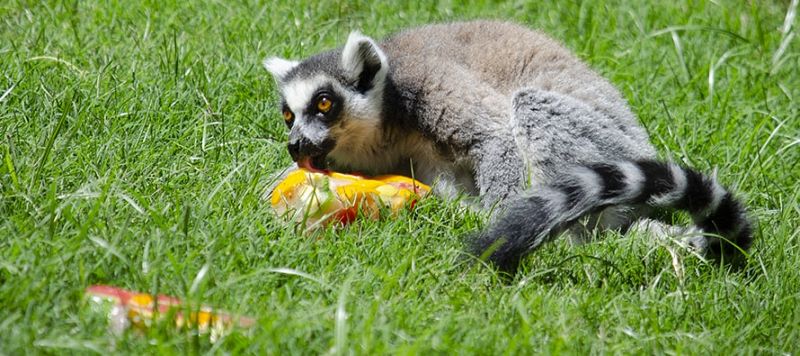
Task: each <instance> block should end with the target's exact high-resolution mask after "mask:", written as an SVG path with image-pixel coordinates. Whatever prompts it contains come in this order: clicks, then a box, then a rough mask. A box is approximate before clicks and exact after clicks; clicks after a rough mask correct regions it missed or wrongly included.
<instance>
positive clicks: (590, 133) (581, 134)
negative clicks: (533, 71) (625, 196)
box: [511, 88, 655, 243]
mask: <svg viewBox="0 0 800 356" xmlns="http://www.w3.org/2000/svg"><path fill="white" fill-rule="evenodd" d="M512 110H513V112H512V118H511V131H512V132H513V134H514V139H515V141H516V143H517V146H518V147H519V151H520V152H521V155H522V156H523V160H524V162H525V166H526V167H525V168H526V172H527V177H528V178H529V180H530V181H529V182H528V183H530V184H533V183H550V182H557V181H558V180H559V174H560V172H561V171H562V170H563V169H564V168H566V167H569V166H571V165H574V164H580V163H584V164H585V163H593V162H605V161H610V160H612V161H613V160H619V159H641V158H652V157H654V156H655V150H654V149H653V148H652V146H651V145H650V143H649V141H648V139H647V135H646V134H645V133H644V131H643V130H642V129H641V128H640V127H637V126H632V125H630V124H629V123H627V122H625V121H624V120H617V119H615V118H614V117H610V116H608V115H606V114H604V113H602V112H600V111H599V110H597V109H594V108H592V107H591V106H589V105H587V104H585V103H583V102H582V101H580V100H578V99H575V98H573V97H570V96H567V95H564V94H560V93H556V92H551V91H545V90H540V89H534V88H529V89H524V90H521V91H519V92H517V93H516V95H515V97H514V99H513V103H512ZM648 213H649V209H644V208H643V207H631V206H613V207H609V208H606V209H603V210H602V211H600V212H597V213H594V214H591V215H590V216H588V217H586V218H583V219H580V220H579V221H577V222H576V223H575V224H574V225H573V226H572V227H571V228H570V229H569V230H570V235H571V236H570V237H571V240H572V242H574V243H583V242H586V241H589V240H591V239H592V238H593V236H595V235H596V234H597V233H599V232H602V231H605V230H622V231H624V230H626V229H627V228H628V226H630V225H631V224H632V223H633V222H634V221H636V220H637V219H640V218H642V217H645V216H647V215H648Z"/></svg>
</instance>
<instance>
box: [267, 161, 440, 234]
mask: <svg viewBox="0 0 800 356" xmlns="http://www.w3.org/2000/svg"><path fill="white" fill-rule="evenodd" d="M429 191H430V187H429V186H427V185H425V184H423V183H421V182H419V181H417V180H414V179H411V178H408V177H403V176H395V175H388V176H379V177H372V178H364V177H361V176H357V175H352V174H342V173H335V172H323V171H310V170H306V169H302V168H301V169H298V170H296V171H294V172H291V173H289V175H288V176H286V178H285V179H284V180H283V181H281V182H280V183H278V185H277V186H276V187H275V189H274V190H273V191H272V195H271V204H272V209H273V210H275V212H276V213H277V214H278V215H279V216H283V217H286V218H287V219H288V220H290V221H294V222H298V223H302V224H304V225H305V226H306V227H307V228H308V229H313V228H317V227H321V226H325V225H327V224H330V223H336V224H341V225H344V224H348V223H350V222H352V221H353V220H355V219H356V217H357V216H358V211H359V209H360V210H361V212H362V213H363V214H364V215H365V216H368V217H371V218H377V217H379V216H380V212H381V208H386V209H387V210H388V211H391V212H392V213H396V212H397V211H399V210H400V209H402V208H403V207H405V206H409V207H412V208H413V206H414V203H416V201H417V199H419V198H421V197H422V196H424V195H425V194H427V193H428V192H429Z"/></svg>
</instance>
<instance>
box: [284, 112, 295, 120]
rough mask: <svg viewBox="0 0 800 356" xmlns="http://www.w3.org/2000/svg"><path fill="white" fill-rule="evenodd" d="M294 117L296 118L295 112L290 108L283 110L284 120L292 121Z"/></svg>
mask: <svg viewBox="0 0 800 356" xmlns="http://www.w3.org/2000/svg"><path fill="white" fill-rule="evenodd" d="M292 119H294V114H292V112H291V111H289V110H283V121H286V122H287V123H289V122H292Z"/></svg>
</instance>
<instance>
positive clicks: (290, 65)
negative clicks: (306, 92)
mask: <svg viewBox="0 0 800 356" xmlns="http://www.w3.org/2000/svg"><path fill="white" fill-rule="evenodd" d="M263 64H264V68H266V69H267V71H269V72H270V73H271V74H272V76H273V77H275V80H276V81H278V82H279V83H280V82H283V79H284V78H286V75H287V74H289V72H291V71H292V69H294V67H297V65H298V64H300V62H298V61H290V60H287V59H283V58H278V57H269V58H267V59H265V60H264V63H263Z"/></svg>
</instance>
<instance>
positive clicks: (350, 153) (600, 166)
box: [264, 21, 752, 273]
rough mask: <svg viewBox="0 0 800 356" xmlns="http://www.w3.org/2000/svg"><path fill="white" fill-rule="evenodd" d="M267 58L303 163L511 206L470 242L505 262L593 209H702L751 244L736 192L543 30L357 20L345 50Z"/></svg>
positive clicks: (609, 213) (738, 241) (612, 212)
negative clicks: (671, 145) (646, 124)
mask: <svg viewBox="0 0 800 356" xmlns="http://www.w3.org/2000/svg"><path fill="white" fill-rule="evenodd" d="M264 66H265V67H266V69H267V70H268V71H269V72H271V73H272V75H273V76H274V78H275V79H276V81H277V83H278V87H279V90H280V94H281V98H282V103H281V105H282V112H283V118H284V120H285V122H286V124H287V125H288V127H289V129H290V133H289V143H288V149H289V153H290V154H291V156H292V159H293V160H294V161H295V162H296V163H297V165H299V166H302V167H306V168H326V167H330V168H332V169H334V170H338V171H357V172H361V173H364V174H372V175H377V174H386V173H394V174H404V175H411V174H412V172H413V174H414V176H415V177H416V178H417V179H419V180H421V181H422V182H424V183H427V184H434V186H435V191H436V192H437V193H438V194H439V195H443V196H446V197H452V196H454V195H456V194H458V193H467V194H472V195H478V196H480V199H481V202H482V205H483V206H484V207H486V208H490V207H492V206H494V205H495V204H496V203H499V204H498V205H499V207H500V208H499V209H498V211H499V212H498V213H497V215H496V216H495V218H494V219H493V221H492V223H490V225H489V227H488V228H487V229H485V230H484V231H482V232H480V233H479V234H478V236H476V237H475V238H474V239H473V240H472V241H471V244H472V245H471V246H472V252H474V253H475V254H478V255H480V254H482V253H485V254H486V255H488V257H487V258H488V260H489V261H491V262H492V263H494V264H495V265H496V266H498V267H499V268H500V269H502V270H504V271H507V272H510V273H513V272H514V271H515V270H516V268H517V266H518V264H519V261H520V259H521V258H522V257H523V256H525V255H526V254H528V253H530V252H531V251H533V250H534V249H535V248H537V247H538V246H539V245H541V244H542V243H543V242H545V241H547V240H549V239H552V238H553V237H555V236H556V235H557V234H559V233H560V232H562V231H563V230H565V229H567V228H569V227H570V226H572V225H574V223H575V222H576V221H577V220H578V219H579V218H581V217H584V216H590V217H594V218H595V223H596V225H597V227H600V228H624V227H626V226H628V225H630V224H631V223H632V222H633V221H634V220H636V219H639V218H644V217H647V216H648V214H650V211H651V210H652V208H674V209H682V210H686V211H688V212H690V213H691V214H692V215H693V216H694V220H695V222H696V225H697V227H698V228H700V229H701V230H702V232H704V233H707V235H706V237H704V238H703V239H702V240H698V241H701V242H702V243H701V245H702V247H704V248H705V249H706V250H707V251H711V252H715V253H718V254H721V253H725V254H728V253H731V252H733V253H735V252H736V251H739V249H741V250H743V249H746V248H748V247H749V245H750V243H751V235H752V231H751V230H752V229H751V226H750V223H749V222H748V219H747V216H746V213H745V210H744V208H743V207H742V205H741V204H740V203H739V202H737V200H736V199H735V198H734V197H733V195H732V194H731V193H730V192H728V191H727V190H726V189H725V188H723V187H722V186H721V185H720V184H718V183H717V182H716V180H715V179H714V178H711V177H707V176H704V175H702V174H700V173H698V172H696V171H694V170H692V169H688V168H684V167H680V166H678V165H676V164H673V163H662V162H658V161H656V160H655V159H656V151H655V149H654V148H653V146H652V145H651V144H650V143H649V141H648V136H647V133H646V132H645V130H644V129H643V128H642V127H641V126H640V125H639V124H638V123H637V120H636V118H635V117H634V115H633V114H632V113H631V111H630V110H629V108H628V106H627V104H626V102H625V100H624V99H623V98H622V96H621V95H620V93H619V92H618V91H617V90H616V89H615V88H614V87H613V86H612V85H611V84H610V83H609V82H608V81H606V80H605V79H603V78H602V77H600V76H599V75H598V74H596V73H595V72H594V71H592V70H591V69H589V68H588V67H587V66H586V65H585V64H584V63H582V62H581V61H580V60H578V59H577V58H576V57H574V56H573V55H572V54H571V53H570V52H569V51H568V50H566V49H565V48H564V47H562V46H561V45H559V44H558V43H556V42H555V41H553V40H551V39H549V38H548V37H546V36H544V35H542V34H540V33H538V32H534V31H531V30H529V29H526V28H523V27H521V26H518V25H515V24H512V23H507V22H492V21H476V22H464V23H451V24H439V25H429V26H425V27H420V28H415V29H410V30H406V31H403V32H400V33H397V34H395V35H393V36H391V37H389V38H387V39H385V40H383V41H381V42H376V41H374V40H373V39H371V38H369V37H365V36H363V35H361V34H359V33H357V32H354V33H351V34H350V36H349V38H348V39H347V43H346V44H345V45H344V47H343V48H339V49H334V50H331V51H327V52H323V53H320V54H317V55H315V56H312V57H310V58H307V59H305V60H303V61H301V62H297V61H290V60H285V59H280V58H276V57H273V58H268V59H267V60H265V61H264ZM527 182H531V184H530V186H528V187H526V185H529V184H527ZM732 245H735V246H732Z"/></svg>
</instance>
